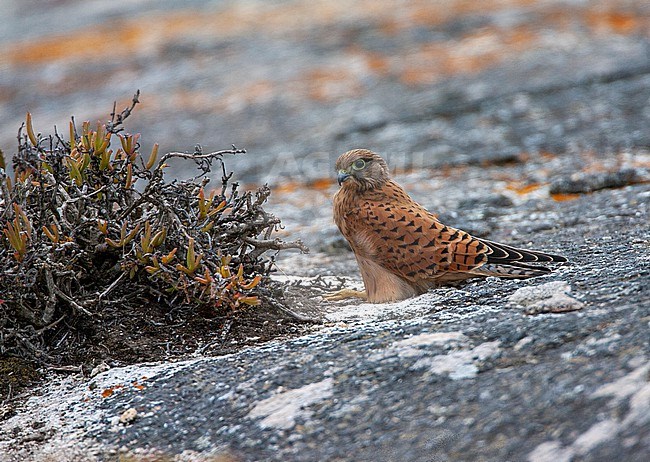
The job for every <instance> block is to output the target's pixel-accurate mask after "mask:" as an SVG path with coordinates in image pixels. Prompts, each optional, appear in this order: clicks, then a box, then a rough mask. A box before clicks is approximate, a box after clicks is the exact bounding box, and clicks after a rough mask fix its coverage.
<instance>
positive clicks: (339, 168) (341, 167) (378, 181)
mask: <svg viewBox="0 0 650 462" xmlns="http://www.w3.org/2000/svg"><path fill="white" fill-rule="evenodd" d="M336 172H337V174H338V176H337V180H338V182H339V185H341V186H343V185H344V184H349V185H351V186H353V187H355V188H356V189H361V190H368V189H374V188H379V187H381V186H383V184H384V183H386V181H388V165H387V164H386V161H385V160H384V159H382V158H381V157H379V155H378V154H375V153H374V152H372V151H369V150H367V149H353V150H352V151H348V152H346V153H345V154H341V156H340V157H339V158H338V159H337V161H336Z"/></svg>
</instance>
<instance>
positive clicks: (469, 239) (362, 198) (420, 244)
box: [326, 149, 567, 303]
mask: <svg viewBox="0 0 650 462" xmlns="http://www.w3.org/2000/svg"><path fill="white" fill-rule="evenodd" d="M336 171H337V180H338V183H339V186H340V187H339V190H338V191H337V192H336V194H335V195H334V204H333V208H334V210H333V215H334V221H335V223H336V225H337V227H338V229H339V230H340V231H341V234H343V237H345V239H346V240H347V241H348V243H349V244H350V247H351V248H352V251H353V252H354V255H355V257H356V260H357V263H358V266H359V270H360V272H361V278H362V279H363V284H364V287H365V290H364V291H355V290H351V289H343V290H340V291H338V292H336V293H334V294H330V295H329V296H328V297H326V298H327V299H328V300H341V299H344V298H351V297H359V298H363V299H366V300H367V301H368V302H370V303H384V302H395V301H399V300H404V299H407V298H411V297H414V296H417V295H421V294H423V293H425V292H427V291H428V290H429V289H431V288H435V287H439V286H442V285H446V284H452V283H455V282H457V281H463V280H466V279H469V278H477V277H478V278H481V277H482V278H485V277H488V276H496V277H499V278H518V279H523V278H529V277H535V276H542V275H546V274H549V273H550V272H551V269H549V268H548V267H545V266H540V265H537V263H562V262H566V261H567V259H566V258H565V257H563V256H560V255H553V254H550V253H546V252H540V251H537V250H524V249H519V248H515V247H511V246H509V245H505V244H500V243H497V242H492V241H489V240H487V239H481V238H477V237H474V236H472V235H470V234H469V233H467V232H465V231H462V230H460V229H457V228H453V227H451V226H447V225H445V224H443V223H441V222H440V221H439V220H438V218H437V217H436V215H434V214H432V213H431V212H429V211H427V210H426V209H425V208H424V207H422V206H421V205H420V204H418V203H417V202H415V201H414V200H413V199H412V198H411V197H410V196H409V195H408V194H407V192H406V191H405V190H404V189H403V188H402V187H401V186H400V185H399V184H397V183H396V182H395V181H393V180H392V179H391V177H390V175H389V169H388V165H387V164H386V161H385V160H384V159H383V158H382V157H381V156H379V155H378V154H376V153H374V152H372V151H370V150H367V149H353V150H351V151H348V152H346V153H344V154H342V155H341V156H340V157H339V158H338V160H337V161H336Z"/></svg>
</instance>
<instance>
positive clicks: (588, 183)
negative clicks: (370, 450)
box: [549, 168, 647, 194]
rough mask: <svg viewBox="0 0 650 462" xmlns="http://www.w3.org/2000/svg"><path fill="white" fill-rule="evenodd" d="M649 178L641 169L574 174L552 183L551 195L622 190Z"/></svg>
mask: <svg viewBox="0 0 650 462" xmlns="http://www.w3.org/2000/svg"><path fill="white" fill-rule="evenodd" d="M644 178H647V175H644V174H643V173H642V172H641V171H640V170H639V169H632V168H628V169H623V170H619V171H616V172H605V173H589V174H574V175H572V176H571V177H568V178H566V177H565V178H558V179H556V180H554V181H553V183H551V186H550V188H549V192H550V193H551V194H581V193H588V192H593V191H598V190H600V189H606V188H620V187H623V186H627V185H630V184H634V183H639V182H640V181H643V179H644Z"/></svg>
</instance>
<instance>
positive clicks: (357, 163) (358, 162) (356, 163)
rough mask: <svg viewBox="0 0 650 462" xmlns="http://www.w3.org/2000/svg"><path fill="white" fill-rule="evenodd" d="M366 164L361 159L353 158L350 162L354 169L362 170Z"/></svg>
mask: <svg viewBox="0 0 650 462" xmlns="http://www.w3.org/2000/svg"><path fill="white" fill-rule="evenodd" d="M365 166H366V161H365V160H363V159H359V160H355V161H354V163H353V164H352V168H353V169H355V170H363V169H364V167H365Z"/></svg>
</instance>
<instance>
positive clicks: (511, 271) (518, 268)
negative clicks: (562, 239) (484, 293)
mask: <svg viewBox="0 0 650 462" xmlns="http://www.w3.org/2000/svg"><path fill="white" fill-rule="evenodd" d="M480 241H481V242H483V243H484V244H485V245H486V246H487V247H488V252H487V253H486V254H487V261H486V262H485V263H484V264H483V265H481V266H480V267H478V268H476V269H474V270H472V274H476V275H480V276H496V277H501V278H530V277H535V276H543V275H545V274H549V273H550V272H551V269H550V268H546V267H543V266H539V265H532V264H531V263H562V262H566V261H567V259H566V258H565V257H563V256H561V255H554V254H550V253H546V252H540V251H537V250H525V249H518V248H516V247H510V246H509V245H505V244H500V243H498V242H492V241H488V240H485V239H480Z"/></svg>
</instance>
